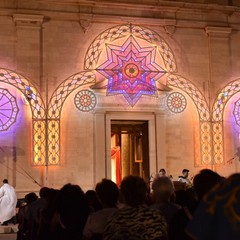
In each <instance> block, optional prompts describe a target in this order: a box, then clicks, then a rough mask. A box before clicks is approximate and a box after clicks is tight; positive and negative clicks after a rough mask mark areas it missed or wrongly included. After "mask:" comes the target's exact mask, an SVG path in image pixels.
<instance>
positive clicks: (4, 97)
mask: <svg viewBox="0 0 240 240" xmlns="http://www.w3.org/2000/svg"><path fill="white" fill-rule="evenodd" d="M18 111H19V109H18V106H17V103H16V99H15V97H13V96H12V95H11V94H10V93H9V92H8V90H7V89H3V88H0V131H5V130H7V129H8V128H9V127H10V126H11V125H12V124H13V123H14V122H15V121H16V118H17V114H18Z"/></svg>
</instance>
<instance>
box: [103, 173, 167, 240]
mask: <svg viewBox="0 0 240 240" xmlns="http://www.w3.org/2000/svg"><path fill="white" fill-rule="evenodd" d="M120 194H121V195H122V199H123V201H124V205H125V207H123V208H121V209H119V210H117V211H116V213H115V214H114V215H112V216H111V217H110V219H109V221H108V224H107V226H106V228H105V231H104V239H105V240H120V239H121V240H122V239H129V240H133V239H138V240H143V239H144V240H146V239H148V240H155V239H156V240H157V239H158V240H163V239H164V240H165V239H167V223H166V220H165V218H164V217H163V215H162V214H161V213H160V211H158V210H155V209H150V208H149V207H148V206H147V205H146V204H144V203H145V201H146V195H147V184H146V182H145V181H144V179H143V178H141V177H138V176H132V175H130V176H127V177H125V178H124V179H123V180H122V182H121V185H120Z"/></svg>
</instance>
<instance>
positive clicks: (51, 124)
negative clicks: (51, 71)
mask: <svg viewBox="0 0 240 240" xmlns="http://www.w3.org/2000/svg"><path fill="white" fill-rule="evenodd" d="M94 83H95V74H94V73H93V72H90V71H82V72H79V73H77V74H74V75H72V76H70V77H69V78H67V79H66V80H65V81H63V82H62V83H61V84H60V85H59V86H58V87H57V89H56V90H55V91H54V93H53V94H52V96H51V98H50V100H49V104H48V107H47V108H48V116H47V126H48V129H47V131H48V133H47V136H48V144H47V147H48V149H47V162H46V163H45V164H48V165H59V164H60V117H61V111H62V107H63V104H64V102H65V100H66V99H67V97H68V96H69V95H70V94H71V93H72V92H73V91H75V90H76V89H77V88H79V87H81V86H84V85H87V84H94Z"/></svg>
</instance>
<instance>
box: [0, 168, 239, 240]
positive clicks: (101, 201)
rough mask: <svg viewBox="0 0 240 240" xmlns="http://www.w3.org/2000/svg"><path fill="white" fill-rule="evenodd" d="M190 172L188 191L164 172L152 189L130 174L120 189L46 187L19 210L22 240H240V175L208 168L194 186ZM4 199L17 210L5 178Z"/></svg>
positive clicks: (105, 183)
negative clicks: (9, 200)
mask: <svg viewBox="0 0 240 240" xmlns="http://www.w3.org/2000/svg"><path fill="white" fill-rule="evenodd" d="M163 170H164V171H163ZM160 172H161V173H160ZM188 172H189V170H187V169H183V171H182V174H183V176H180V177H179V179H178V181H179V182H182V183H183V184H184V185H185V186H186V187H185V188H184V189H181V190H176V189H175V187H174V182H173V180H172V178H171V176H167V174H166V171H165V169H161V170H160V171H159V174H157V175H156V176H155V178H154V179H152V182H151V184H150V183H149V182H148V181H146V180H144V179H143V178H142V177H139V176H133V175H129V176H126V177H124V178H123V180H122V181H121V184H120V187H118V186H117V185H116V184H115V183H114V182H113V181H112V180H110V179H102V181H100V182H98V183H97V184H96V186H95V189H94V190H89V191H87V192H84V191H83V190H82V189H81V187H80V186H79V185H76V184H71V183H68V184H65V185H64V186H63V187H62V188H61V189H52V188H48V187H42V188H41V189H40V191H39V197H38V196H37V195H36V193H34V192H30V193H28V194H27V195H26V196H25V203H24V204H23V205H22V206H21V207H20V208H19V211H18V214H17V215H16V216H17V222H18V228H19V230H18V233H17V240H102V239H104V240H126V239H128V240H157V239H158V240H185V239H186V240H193V239H199V240H210V239H216V240H229V239H231V240H237V239H240V221H239V219H240V187H239V183H240V174H233V175H231V176H230V177H228V178H226V179H225V178H223V177H222V176H220V175H219V174H218V173H216V172H214V171H212V170H209V169H203V170H201V171H200V172H199V173H198V174H197V175H195V176H194V178H193V180H192V181H191V183H189V182H188V181H186V179H188ZM150 186H151V189H150ZM3 189H7V190H6V191H7V194H6V191H5V190H3ZM4 191H5V193H4ZM4 195H5V198H7V197H6V195H8V198H9V199H12V200H11V204H15V205H16V193H15V191H14V189H13V188H12V187H11V186H10V185H9V184H8V182H7V180H6V179H5V180H4V184H3V186H2V187H1V188H0V203H1V202H2V201H3V200H2V199H3V196H4ZM9 196H11V197H9ZM5 201H6V200H5ZM9 203H10V202H9ZM0 206H1V204H0ZM5 206H6V207H5V212H4V211H3V209H2V208H0V221H1V223H2V224H3V223H6V222H7V220H9V219H10V218H12V216H14V214H15V213H14V210H13V209H14V208H13V207H12V205H11V206H7V204H6V205H5ZM7 208H8V210H7ZM3 216H4V217H3ZM5 216H6V217H5ZM223 226H224V227H223Z"/></svg>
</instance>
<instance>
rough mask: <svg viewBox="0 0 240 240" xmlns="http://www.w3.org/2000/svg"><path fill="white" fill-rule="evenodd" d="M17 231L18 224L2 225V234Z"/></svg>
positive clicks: (0, 228) (0, 230) (0, 227)
mask: <svg viewBox="0 0 240 240" xmlns="http://www.w3.org/2000/svg"><path fill="white" fill-rule="evenodd" d="M17 231H18V225H7V226H0V234H1V233H16V232H17Z"/></svg>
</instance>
